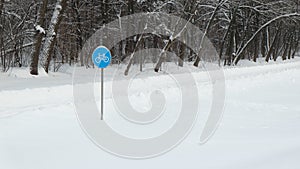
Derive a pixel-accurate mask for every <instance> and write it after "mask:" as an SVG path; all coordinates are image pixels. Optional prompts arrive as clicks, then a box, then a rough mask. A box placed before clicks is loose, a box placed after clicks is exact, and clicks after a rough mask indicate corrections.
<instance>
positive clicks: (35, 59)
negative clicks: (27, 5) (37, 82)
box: [30, 0, 48, 75]
mask: <svg viewBox="0 0 300 169" xmlns="http://www.w3.org/2000/svg"><path fill="white" fill-rule="evenodd" d="M47 5H48V0H43V4H42V6H41V8H40V12H39V18H38V20H39V21H38V25H36V26H35V28H36V34H35V49H34V53H33V55H32V58H31V64H30V74H32V75H38V74H39V72H38V66H39V54H40V50H41V46H42V41H43V36H44V33H45V32H43V31H42V30H41V29H40V30H38V28H39V27H38V26H40V27H42V26H44V22H45V15H46V11H47Z"/></svg>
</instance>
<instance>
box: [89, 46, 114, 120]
mask: <svg viewBox="0 0 300 169" xmlns="http://www.w3.org/2000/svg"><path fill="white" fill-rule="evenodd" d="M92 60H93V62H94V64H95V65H96V66H97V67H98V68H100V69H101V120H103V119H104V102H103V99H104V69H105V68H106V67H107V66H108V65H109V64H110V62H111V53H110V51H109V49H108V48H107V47H105V46H99V47H97V48H96V49H95V50H94V52H93V55H92Z"/></svg>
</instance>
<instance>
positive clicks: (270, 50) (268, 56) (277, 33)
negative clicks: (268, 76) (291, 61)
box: [266, 29, 280, 62]
mask: <svg viewBox="0 0 300 169" xmlns="http://www.w3.org/2000/svg"><path fill="white" fill-rule="evenodd" d="M279 32H280V29H278V30H277V31H276V35H275V38H274V40H273V42H272V44H271V46H270V49H269V51H268V54H267V56H266V62H269V61H270V59H271V56H272V54H273V53H274V51H275V43H276V41H277V39H278V37H279Z"/></svg>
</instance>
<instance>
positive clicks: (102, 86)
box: [101, 68, 104, 120]
mask: <svg viewBox="0 0 300 169" xmlns="http://www.w3.org/2000/svg"><path fill="white" fill-rule="evenodd" d="M103 76H104V69H103V68H102V69H101V120H103V91H104V84H103V83H104V77H103Z"/></svg>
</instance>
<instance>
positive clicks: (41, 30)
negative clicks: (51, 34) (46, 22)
mask: <svg viewBox="0 0 300 169" xmlns="http://www.w3.org/2000/svg"><path fill="white" fill-rule="evenodd" d="M35 30H37V31H39V32H40V33H43V34H46V31H45V29H44V28H42V27H41V26H40V25H37V26H36V27H35Z"/></svg>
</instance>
